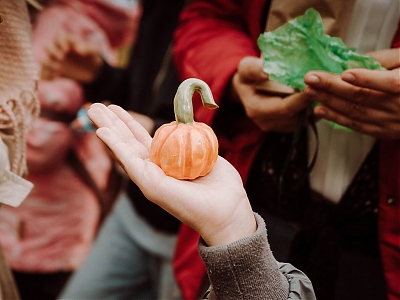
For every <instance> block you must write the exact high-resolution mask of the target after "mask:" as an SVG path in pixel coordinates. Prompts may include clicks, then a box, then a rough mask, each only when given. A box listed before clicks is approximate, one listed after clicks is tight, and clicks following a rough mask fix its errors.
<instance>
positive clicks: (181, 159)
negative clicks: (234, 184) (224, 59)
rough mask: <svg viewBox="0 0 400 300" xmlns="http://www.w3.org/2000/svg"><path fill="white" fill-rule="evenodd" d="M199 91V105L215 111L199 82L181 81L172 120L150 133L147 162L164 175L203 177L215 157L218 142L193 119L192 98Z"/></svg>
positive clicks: (205, 86) (197, 80) (205, 128)
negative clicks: (151, 135)
mask: <svg viewBox="0 0 400 300" xmlns="http://www.w3.org/2000/svg"><path fill="white" fill-rule="evenodd" d="M196 91H197V92H199V93H200V96H201V100H202V102H203V106H204V107H206V108H209V109H214V108H217V107H218V105H217V104H216V103H215V102H214V99H213V96H212V93H211V90H210V88H209V86H208V85H207V84H206V83H205V82H204V81H202V80H200V79H196V78H189V79H186V80H185V81H183V82H182V83H181V84H180V86H179V87H178V90H177V92H176V95H175V98H174V111H175V121H173V122H171V123H169V124H164V125H162V126H161V127H160V128H159V129H158V130H157V131H156V132H155V134H154V138H153V142H152V144H151V147H150V154H149V156H150V160H151V161H152V162H154V163H155V164H157V165H158V166H159V167H160V168H161V169H162V170H163V171H164V172H165V174H167V175H168V176H172V177H175V178H177V179H190V180H191V179H195V178H197V177H200V176H204V175H207V174H208V173H209V172H210V171H211V170H212V168H213V167H214V164H215V162H216V161H217V158H218V140H217V137H216V136H215V133H214V131H213V130H212V129H211V127H210V126H208V125H206V124H204V123H201V122H195V121H194V119H193V105H192V97H193V94H194V92H196Z"/></svg>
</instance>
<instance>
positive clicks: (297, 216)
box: [246, 132, 386, 300]
mask: <svg viewBox="0 0 400 300" xmlns="http://www.w3.org/2000/svg"><path fill="white" fill-rule="evenodd" d="M291 142H292V134H279V133H269V134H268V136H267V137H266V139H265V142H264V143H263V146H262V147H261V148H260V151H259V154H258V156H257V158H256V159H255V161H254V164H253V167H252V170H251V172H250V175H249V178H248V181H247V189H246V190H247V192H248V196H249V199H250V201H251V203H252V207H253V210H254V211H255V212H258V213H259V214H261V215H262V216H263V217H264V219H265V220H266V223H267V228H268V239H269V241H270V245H271V249H272V251H273V252H274V254H275V257H276V259H277V260H278V261H285V262H289V263H291V264H293V265H295V266H296V267H297V268H299V269H301V270H302V271H303V272H304V273H305V274H307V276H308V277H309V278H310V279H311V281H312V283H313V286H314V290H315V293H316V296H317V298H318V299H326V300H329V299H341V300H342V299H348V298H347V297H350V298H351V297H355V298H360V299H386V289H385V280H384V276H383V270H382V263H381V258H380V252H379V247H378V226H377V224H378V222H377V217H378V215H377V212H378V200H379V196H378V195H379V189H378V157H379V144H378V143H377V144H376V145H375V146H374V148H373V149H372V150H371V152H370V154H369V155H368V157H367V158H366V160H365V162H364V163H363V165H362V166H361V167H360V169H359V171H358V173H357V174H356V176H355V177H354V179H353V181H352V183H351V184H350V186H349V187H348V189H347V191H346V192H345V194H344V195H343V196H342V199H341V201H340V202H339V203H338V204H333V203H331V202H329V201H328V200H327V199H324V198H323V197H322V196H320V195H318V194H316V193H315V192H312V191H311V190H310V187H309V182H308V174H307V160H306V159H305V158H306V157H307V147H306V145H307V137H306V134H305V132H303V135H302V137H301V139H300V142H299V144H298V145H297V146H296V147H295V148H294V149H292V148H291ZM282 154H284V155H282ZM287 155H290V157H291V159H290V163H289V167H288V169H287V171H286V176H284V177H283V182H284V186H285V188H284V189H283V191H284V192H283V194H282V196H281V198H280V199H279V198H278V194H279V193H278V188H279V184H280V182H279V178H280V175H281V170H282V168H283V164H284V162H285V159H286V157H287ZM353 261H354V263H353ZM356 262H359V263H356ZM344 278H345V280H344ZM338 279H339V280H340V281H337V280H338ZM368 282H374V284H373V285H369V284H367V283H368ZM349 291H354V292H355V294H353V295H351V293H350V292H349ZM349 295H351V296H349ZM350 298H349V299H350Z"/></svg>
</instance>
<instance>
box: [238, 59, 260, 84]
mask: <svg viewBox="0 0 400 300" xmlns="http://www.w3.org/2000/svg"><path fill="white" fill-rule="evenodd" d="M237 73H238V75H239V80H240V81H242V82H246V83H256V82H260V81H265V80H267V79H268V74H267V73H265V72H264V70H263V63H262V59H261V58H259V57H255V56H247V57H245V58H243V59H242V60H241V61H240V62H239V65H238V70H237Z"/></svg>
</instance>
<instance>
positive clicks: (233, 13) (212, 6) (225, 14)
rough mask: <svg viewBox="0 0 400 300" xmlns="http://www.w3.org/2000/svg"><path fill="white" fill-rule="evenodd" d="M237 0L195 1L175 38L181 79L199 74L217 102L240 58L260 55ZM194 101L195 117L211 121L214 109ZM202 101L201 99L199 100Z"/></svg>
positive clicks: (198, 76)
mask: <svg viewBox="0 0 400 300" xmlns="http://www.w3.org/2000/svg"><path fill="white" fill-rule="evenodd" d="M234 3H235V1H226V0H220V1H215V0H210V1H194V2H193V3H192V4H191V5H189V6H188V8H187V9H186V10H184V11H183V12H182V14H181V17H180V24H179V27H178V28H177V30H176V32H175V38H174V61H175V64H176V66H177V69H178V73H179V74H180V76H181V79H182V80H184V79H186V78H189V77H196V78H199V79H202V80H204V81H205V82H206V83H207V84H208V85H209V86H210V88H211V90H212V92H213V95H214V98H215V101H216V102H217V103H220V101H221V96H222V94H223V92H224V89H225V87H226V86H227V84H228V82H229V81H230V79H231V77H232V75H233V74H234V72H235V71H236V69H237V66H238V63H239V61H240V60H241V59H242V58H243V57H245V56H249V55H250V56H258V55H259V50H258V48H257V47H256V45H255V43H254V41H253V40H252V39H251V38H250V36H249V34H247V32H248V28H247V26H246V21H245V16H244V14H243V11H242V7H241V5H239V4H234ZM198 102H199V101H196V102H194V103H193V105H194V110H195V115H196V120H198V121H201V122H205V123H207V124H210V123H211V120H212V118H213V115H214V114H215V111H210V110H203V109H201V108H199V107H200V106H201V105H199V103H198ZM200 104H201V102H200Z"/></svg>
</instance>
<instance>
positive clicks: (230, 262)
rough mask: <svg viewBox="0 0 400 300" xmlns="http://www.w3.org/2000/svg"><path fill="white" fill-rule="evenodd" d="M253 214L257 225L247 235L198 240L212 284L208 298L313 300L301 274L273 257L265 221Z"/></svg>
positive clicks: (305, 279) (312, 295)
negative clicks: (225, 241) (228, 240)
mask: <svg viewBox="0 0 400 300" xmlns="http://www.w3.org/2000/svg"><path fill="white" fill-rule="evenodd" d="M254 216H255V218H256V221H257V225H258V228H257V231H256V232H255V233H254V234H253V235H252V236H250V237H247V238H244V239H241V240H239V241H237V242H234V243H232V244H229V245H223V246H213V247H208V246H207V245H205V243H204V241H203V240H201V239H200V242H199V252H200V256H201V258H202V259H203V261H204V263H205V265H206V268H207V273H208V277H209V279H210V283H211V287H210V290H209V293H208V295H207V299H210V300H215V299H218V300H222V299H223V300H225V299H235V300H239V299H246V300H251V299H257V300H259V299H269V300H275V299H276V300H286V299H307V300H313V299H315V296H314V291H313V288H312V284H311V282H310V280H309V279H308V278H307V276H306V275H304V273H302V272H301V271H299V270H297V269H296V268H294V267H293V266H291V265H290V264H280V263H278V262H277V261H276V260H275V258H274V256H273V255H272V252H271V250H270V247H269V243H268V238H267V230H266V227H265V223H264V220H263V219H262V218H261V217H260V216H259V215H258V214H256V213H255V214H254Z"/></svg>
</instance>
